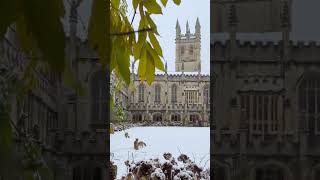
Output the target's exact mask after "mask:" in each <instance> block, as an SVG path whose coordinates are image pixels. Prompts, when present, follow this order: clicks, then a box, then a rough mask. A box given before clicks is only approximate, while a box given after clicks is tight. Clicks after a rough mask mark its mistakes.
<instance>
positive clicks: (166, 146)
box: [110, 127, 210, 178]
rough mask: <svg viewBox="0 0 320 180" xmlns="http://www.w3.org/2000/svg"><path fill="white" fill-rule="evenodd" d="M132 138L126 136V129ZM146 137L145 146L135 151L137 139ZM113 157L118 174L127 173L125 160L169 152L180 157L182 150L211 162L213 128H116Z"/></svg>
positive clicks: (207, 163) (194, 158)
mask: <svg viewBox="0 0 320 180" xmlns="http://www.w3.org/2000/svg"><path fill="white" fill-rule="evenodd" d="M126 132H127V133H128V134H129V136H130V137H129V138H126V137H125V133H126ZM136 138H138V139H139V141H144V142H145V143H146V145H147V146H146V147H144V148H142V149H140V150H138V151H136V150H134V148H133V142H134V140H135V139H136ZM110 150H111V157H110V159H111V160H112V161H113V162H114V163H115V164H116V165H117V166H118V173H117V178H121V176H122V175H124V174H126V172H127V168H126V166H125V164H124V161H126V160H130V161H131V160H134V161H138V160H147V159H150V158H159V159H160V160H162V159H164V158H163V156H162V155H163V153H165V152H170V153H171V154H172V155H173V157H175V158H177V157H178V156H179V155H180V154H181V153H184V154H186V155H188V156H189V157H190V159H191V160H192V161H194V162H196V163H197V164H198V165H200V166H202V167H204V168H208V167H209V166H210V128H209V127H135V128H131V129H128V130H126V131H121V132H116V133H115V134H112V135H111V136H110Z"/></svg>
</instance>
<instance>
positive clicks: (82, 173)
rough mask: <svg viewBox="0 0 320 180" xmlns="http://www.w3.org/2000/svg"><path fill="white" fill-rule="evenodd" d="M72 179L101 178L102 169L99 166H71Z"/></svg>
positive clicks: (98, 179) (92, 179)
mask: <svg viewBox="0 0 320 180" xmlns="http://www.w3.org/2000/svg"><path fill="white" fill-rule="evenodd" d="M72 174H73V180H102V170H101V168H99V167H75V168H73V173H72Z"/></svg>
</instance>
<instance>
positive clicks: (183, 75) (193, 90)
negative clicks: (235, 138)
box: [127, 19, 210, 126]
mask: <svg viewBox="0 0 320 180" xmlns="http://www.w3.org/2000/svg"><path fill="white" fill-rule="evenodd" d="M200 28H201V27H200V22H199V19H197V21H196V25H195V33H194V34H192V33H191V32H190V28H189V24H188V22H187V24H186V33H185V34H182V33H181V28H180V24H179V22H178V21H177V24H176V60H175V70H176V72H175V73H171V74H169V73H163V74H156V76H155V80H154V82H153V83H152V85H151V86H149V85H148V84H147V83H144V82H141V81H140V80H139V78H138V76H137V75H136V74H135V73H134V71H132V72H133V73H132V77H131V78H132V79H133V82H134V87H135V91H131V92H129V93H128V96H129V99H130V100H129V103H128V106H127V111H128V117H129V119H131V120H132V121H133V122H142V121H152V122H162V123H166V124H172V125H184V126H208V125H209V114H210V100H209V99H210V95H209V88H210V82H209V81H210V76H209V75H204V74H202V73H201V59H200V52H201V33H200ZM165 67H166V69H167V64H166V65H165ZM132 69H134V67H132Z"/></svg>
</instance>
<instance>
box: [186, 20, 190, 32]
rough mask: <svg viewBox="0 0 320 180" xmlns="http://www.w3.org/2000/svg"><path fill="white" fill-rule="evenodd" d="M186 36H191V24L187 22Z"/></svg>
mask: <svg viewBox="0 0 320 180" xmlns="http://www.w3.org/2000/svg"><path fill="white" fill-rule="evenodd" d="M186 34H190V28H189V22H188V21H187V25H186Z"/></svg>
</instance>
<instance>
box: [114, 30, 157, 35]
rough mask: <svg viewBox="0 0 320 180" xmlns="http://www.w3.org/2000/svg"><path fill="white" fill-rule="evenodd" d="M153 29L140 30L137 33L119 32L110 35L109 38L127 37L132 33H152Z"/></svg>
mask: <svg viewBox="0 0 320 180" xmlns="http://www.w3.org/2000/svg"><path fill="white" fill-rule="evenodd" d="M153 30H154V29H153V28H145V29H140V30H137V31H128V32H119V33H111V36H128V35H131V34H134V33H139V32H148V31H153Z"/></svg>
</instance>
